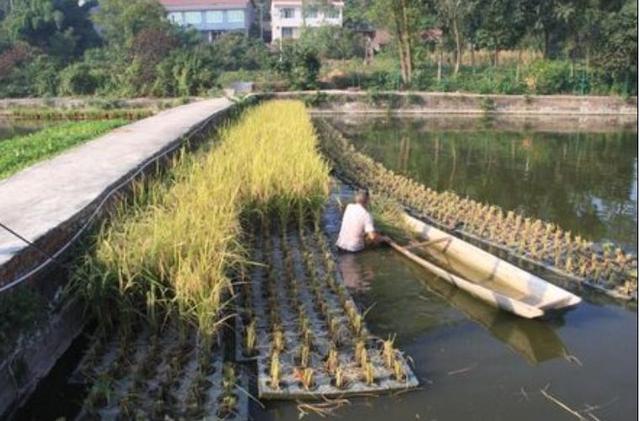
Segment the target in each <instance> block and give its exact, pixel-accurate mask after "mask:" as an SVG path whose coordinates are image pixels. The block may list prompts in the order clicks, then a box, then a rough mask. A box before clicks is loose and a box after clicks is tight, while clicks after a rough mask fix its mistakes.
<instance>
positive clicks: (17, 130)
mask: <svg viewBox="0 0 640 421" xmlns="http://www.w3.org/2000/svg"><path fill="white" fill-rule="evenodd" d="M45 125H46V123H45V122H42V121H28V120H13V119H6V118H3V117H0V142H2V141H3V140H6V139H10V138H12V137H14V136H20V135H23V134H27V133H33V132H36V131H38V130H40V129H43V128H44V127H45Z"/></svg>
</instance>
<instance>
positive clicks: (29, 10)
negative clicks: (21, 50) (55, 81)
mask: <svg viewBox="0 0 640 421" xmlns="http://www.w3.org/2000/svg"><path fill="white" fill-rule="evenodd" d="M12 4H13V6H12V8H11V9H10V11H9V13H8V14H7V16H6V17H5V19H4V20H3V21H2V31H1V32H4V33H6V35H7V36H8V38H9V39H10V40H11V41H12V42H16V41H24V42H27V43H29V44H30V45H32V46H34V47H37V48H39V49H42V50H43V51H45V52H46V53H48V54H51V55H52V56H54V57H62V58H69V57H73V56H78V55H80V54H82V52H83V51H84V50H85V49H86V48H88V47H90V46H92V45H96V44H97V43H98V42H99V40H98V36H97V34H96V32H95V30H94V29H93V25H92V24H91V21H90V20H89V6H88V5H86V6H84V7H83V6H79V5H78V2H77V1H75V0H54V1H52V0H22V1H16V2H12Z"/></svg>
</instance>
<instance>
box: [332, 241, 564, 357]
mask: <svg viewBox="0 0 640 421" xmlns="http://www.w3.org/2000/svg"><path fill="white" fill-rule="evenodd" d="M339 268H340V270H341V272H342V275H343V277H344V280H345V283H346V284H347V285H348V286H350V287H352V288H353V290H352V292H353V294H354V295H355V296H356V299H357V301H359V302H361V303H363V304H364V305H365V306H367V307H369V306H370V307H371V309H372V310H371V312H370V314H369V316H368V317H367V319H368V320H369V321H370V324H372V325H374V326H375V327H376V329H381V330H383V331H393V332H397V333H398V335H399V336H400V339H401V340H402V341H404V340H411V338H413V337H416V336H419V335H422V334H424V333H425V331H428V330H433V329H436V328H439V327H441V326H444V325H451V324H457V323H460V322H462V321H464V320H465V319H469V320H472V321H473V322H475V323H477V324H479V325H480V326H482V327H484V328H485V329H487V330H488V331H489V332H490V333H491V335H492V336H493V337H495V338H496V339H498V340H500V341H501V342H503V343H504V344H505V345H507V346H508V347H509V348H510V349H512V350H513V351H515V352H516V353H517V354H518V355H520V356H521V357H522V358H523V359H525V360H526V361H527V362H528V363H530V364H532V365H536V364H538V363H541V362H544V361H548V360H552V359H555V358H563V357H566V356H568V355H569V352H568V350H567V348H566V347H565V345H564V343H563V342H562V340H561V339H560V337H559V336H558V335H557V334H556V333H555V331H554V329H553V328H552V326H551V325H550V323H549V322H548V321H539V320H525V319H521V318H518V317H515V316H513V315H511V314H508V313H506V312H504V311H500V310H498V309H496V308H494V307H492V306H489V305H487V304H485V303H483V302H481V301H479V300H477V299H475V298H473V297H472V296H470V295H469V294H467V293H466V292H464V291H462V290H460V289H459V288H456V287H455V286H452V285H450V284H448V283H447V282H445V281H443V280H441V279H439V278H437V277H435V276H433V275H431V274H430V273H428V272H427V271H425V270H424V269H422V268H418V267H417V266H415V265H412V264H410V263H407V261H406V260H404V259H401V258H400V257H399V256H397V255H395V254H394V252H392V251H391V250H369V251H367V252H364V253H360V254H343V255H340V257H339ZM451 309H455V310H457V312H459V313H458V314H455V313H452V312H451ZM457 312H456V313H457ZM460 313H461V314H462V315H464V317H460V315H459V314H460ZM553 322H554V323H555V324H561V323H562V318H561V316H559V317H558V318H556V319H554V321H553Z"/></svg>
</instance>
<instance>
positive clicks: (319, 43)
mask: <svg viewBox="0 0 640 421" xmlns="http://www.w3.org/2000/svg"><path fill="white" fill-rule="evenodd" d="M298 42H300V43H302V44H305V45H307V46H308V47H310V48H315V49H316V51H317V52H318V56H319V57H320V58H321V59H338V60H345V59H350V58H354V57H364V46H365V39H364V37H363V36H362V35H360V34H358V33H357V32H354V31H351V30H349V29H346V28H342V27H340V28H335V27H328V26H325V27H319V28H314V27H309V28H306V29H305V30H304V31H302V34H301V36H300V40H299V41H298Z"/></svg>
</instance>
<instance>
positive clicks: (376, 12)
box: [369, 0, 427, 85]
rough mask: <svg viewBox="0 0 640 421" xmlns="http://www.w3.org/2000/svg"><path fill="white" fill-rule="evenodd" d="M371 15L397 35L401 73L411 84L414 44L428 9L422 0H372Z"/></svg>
mask: <svg viewBox="0 0 640 421" xmlns="http://www.w3.org/2000/svg"><path fill="white" fill-rule="evenodd" d="M371 3H372V4H371V7H370V9H369V10H370V11H369V15H370V16H371V19H372V20H373V21H374V22H375V23H376V24H377V25H378V26H379V27H380V28H388V29H389V30H390V31H392V32H393V34H394V35H395V42H396V46H397V48H398V56H399V57H400V74H401V76H402V81H403V83H404V84H405V85H409V84H411V79H412V76H413V68H414V54H415V52H414V50H413V47H414V44H415V42H416V40H417V38H418V34H419V32H420V29H422V28H421V25H420V22H421V19H422V17H423V15H424V14H425V12H426V11H427V9H426V5H425V3H424V2H423V1H422V0H372V2H371Z"/></svg>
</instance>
